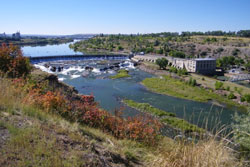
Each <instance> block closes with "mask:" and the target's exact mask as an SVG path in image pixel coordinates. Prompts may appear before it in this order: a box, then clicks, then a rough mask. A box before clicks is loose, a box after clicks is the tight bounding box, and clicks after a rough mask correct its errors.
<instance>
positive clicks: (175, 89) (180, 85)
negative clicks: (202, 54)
mask: <svg viewBox="0 0 250 167" xmlns="http://www.w3.org/2000/svg"><path fill="white" fill-rule="evenodd" d="M142 84H143V85H144V86H145V87H146V88H148V89H149V90H151V91H153V92H156V93H160V94H166V95H169V96H174V97H178V98H182V99H187V100H193V101H198V102H209V101H211V100H215V101H217V102H219V103H222V104H226V105H227V106H228V107H234V106H236V107H237V108H239V109H241V110H243V111H246V108H245V107H244V106H241V105H239V104H237V103H236V102H234V101H232V100H230V99H228V98H227V97H222V96H221V95H218V94H216V93H214V92H213V91H208V90H206V89H204V88H200V87H197V86H191V85H188V84H187V83H186V82H184V81H181V80H178V79H174V78H173V77H171V76H161V77H158V78H147V79H145V80H143V81H142Z"/></svg>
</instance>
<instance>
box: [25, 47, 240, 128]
mask: <svg viewBox="0 0 250 167" xmlns="http://www.w3.org/2000/svg"><path fill="white" fill-rule="evenodd" d="M68 45H69V44H62V45H56V46H54V45H53V46H51V45H50V46H43V47H23V48H22V49H23V52H24V55H26V56H43V54H44V53H47V55H48V56H49V53H51V54H52V55H60V54H61V55H63V54H65V53H70V54H72V53H71V52H73V51H72V50H70V49H69V48H68ZM56 48H57V49H58V50H57V49H56ZM55 53H57V54H55ZM74 53H75V52H74ZM77 54H79V53H77ZM45 64H46V65H47V66H56V67H59V66H61V67H64V69H63V70H62V71H61V72H52V71H51V70H50V69H49V68H46V67H45ZM114 64H119V66H120V68H125V69H127V70H129V74H130V75H131V77H129V78H121V79H115V80H112V79H109V76H111V75H115V74H116V70H114V69H109V70H105V71H103V70H102V69H104V68H105V67H110V66H113V65H114ZM35 66H36V67H38V68H40V69H42V70H43V71H47V72H50V73H55V74H56V75H57V76H58V78H59V80H60V81H63V82H65V83H67V84H69V85H72V86H74V87H75V88H76V89H77V90H78V91H79V93H81V94H92V93H93V95H94V96H95V99H96V101H97V102H99V104H100V106H101V107H102V108H104V109H106V110H108V111H110V112H114V110H115V109H120V108H121V107H122V108H123V113H124V116H134V115H137V114H140V113H139V112H137V111H136V110H134V109H132V108H129V107H126V106H124V105H123V104H122V103H121V102H120V100H121V99H123V98H126V99H132V100H134V101H137V102H145V103H149V104H151V105H152V106H154V107H157V108H160V109H162V110H165V111H169V112H173V113H176V115H177V116H178V117H180V118H184V119H186V120H188V121H189V122H191V123H195V124H198V125H199V126H201V125H203V126H204V125H205V124H208V127H209V128H212V127H214V126H216V124H217V123H221V124H227V125H229V124H230V123H231V122H232V116H233V115H234V113H235V109H230V108H224V107H220V106H215V105H212V104H210V103H200V102H194V101H190V100H184V99H179V98H175V97H171V96H167V95H161V94H157V93H153V92H151V91H148V90H147V89H146V88H145V87H144V86H142V85H141V84H140V82H141V81H142V80H143V79H145V78H148V77H156V76H153V75H151V74H149V73H146V72H144V71H141V70H139V69H137V68H136V67H134V66H133V63H131V61H130V60H129V59H127V60H105V61H101V60H94V59H93V60H81V61H61V62H60V61H57V62H46V63H40V64H36V65H35ZM86 67H91V68H93V70H92V71H91V72H89V71H88V70H86V69H85V68H86Z"/></svg>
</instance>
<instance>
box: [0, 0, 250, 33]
mask: <svg viewBox="0 0 250 167" xmlns="http://www.w3.org/2000/svg"><path fill="white" fill-rule="evenodd" d="M245 29H250V0H0V33H3V32H6V33H7V34H10V33H14V32H16V31H17V30H20V32H21V34H47V35H69V34H89V33H91V34H97V33H98V34H99V33H104V34H118V33H121V34H131V33H133V34H135V33H157V32H182V31H203V32H204V31H212V30H223V31H238V30H245Z"/></svg>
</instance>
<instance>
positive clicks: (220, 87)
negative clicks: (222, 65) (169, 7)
mask: <svg viewBox="0 0 250 167" xmlns="http://www.w3.org/2000/svg"><path fill="white" fill-rule="evenodd" d="M222 88H223V83H222V82H218V81H216V82H215V89H216V90H219V89H222Z"/></svg>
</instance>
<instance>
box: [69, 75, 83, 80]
mask: <svg viewBox="0 0 250 167" xmlns="http://www.w3.org/2000/svg"><path fill="white" fill-rule="evenodd" d="M80 76H81V75H71V76H70V78H71V79H75V78H79V77H80Z"/></svg>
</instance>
